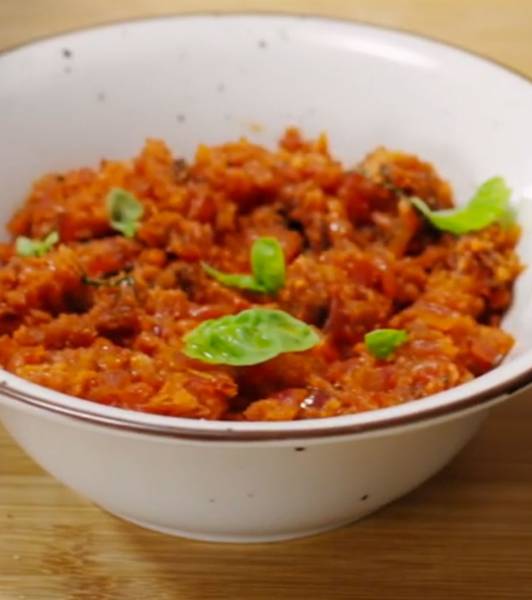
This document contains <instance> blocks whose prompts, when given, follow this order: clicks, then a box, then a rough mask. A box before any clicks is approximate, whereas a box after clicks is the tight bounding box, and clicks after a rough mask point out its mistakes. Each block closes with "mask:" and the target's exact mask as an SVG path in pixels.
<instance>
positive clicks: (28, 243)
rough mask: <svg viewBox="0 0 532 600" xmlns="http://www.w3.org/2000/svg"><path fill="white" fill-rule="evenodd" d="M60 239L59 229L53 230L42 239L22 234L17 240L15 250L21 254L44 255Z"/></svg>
mask: <svg viewBox="0 0 532 600" xmlns="http://www.w3.org/2000/svg"><path fill="white" fill-rule="evenodd" d="M58 241H59V234H58V233H57V231H52V232H51V233H49V234H48V235H47V236H46V237H45V238H43V239H42V240H32V239H30V238H28V237H25V236H23V235H21V236H19V237H18V238H17V239H16V241H15V250H16V252H17V254H18V255H19V256H44V255H45V254H48V252H50V250H51V249H52V248H53V247H54V246H55V244H57V242H58Z"/></svg>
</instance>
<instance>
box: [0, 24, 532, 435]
mask: <svg viewBox="0 0 532 600" xmlns="http://www.w3.org/2000/svg"><path fill="white" fill-rule="evenodd" d="M0 114H1V115H2V136H0V155H1V156H2V161H0V181H2V202H1V204H0V225H3V224H4V223H5V222H6V221H7V219H8V217H9V215H10V214H11V213H12V211H13V210H14V209H15V207H16V206H17V205H18V204H19V203H20V202H21V200H22V199H23V197H24V195H25V194H26V193H27V191H28V188H29V185H30V183H31V182H32V180H33V179H35V178H36V177H37V176H39V175H40V174H43V173H45V172H47V171H61V170H65V169H69V168H72V167H77V166H84V165H95V164H97V163H98V161H99V160H100V159H101V158H103V157H106V158H127V157H130V156H133V155H134V154H135V153H136V152H137V151H138V150H139V149H140V147H141V145H142V144H143V142H144V140H145V138H147V137H160V138H163V139H165V140H166V141H167V142H168V143H169V144H170V146H171V147H172V149H173V150H174V151H175V153H176V154H177V155H182V156H184V157H190V156H191V155H192V154H193V152H194V149H195V147H196V146H197V144H198V143H200V142H203V143H207V144H213V143H218V142H223V141H227V140H229V139H234V138H238V137H240V136H245V137H248V138H250V139H252V140H253V141H256V142H258V143H264V144H268V145H272V144H274V143H275V141H276V139H277V138H278V137H279V135H280V134H281V132H282V130H283V129H284V127H285V126H287V125H289V124H295V125H297V126H299V127H301V128H302V129H303V131H304V133H306V134H308V135H315V134H317V133H319V132H321V131H326V132H327V133H328V134H329V138H330V145H331V149H332V151H333V153H335V154H336V155H337V156H339V157H340V158H341V159H342V160H343V161H344V162H345V164H346V165H350V164H353V163H355V162H357V161H358V160H359V159H360V158H361V157H362V156H363V155H364V154H365V153H366V152H368V151H369V150H371V149H373V148H374V147H375V146H377V145H386V146H389V147H391V148H396V149H403V150H406V151H409V152H413V153H417V154H419V155H420V156H422V157H423V158H425V159H428V160H430V161H431V162H433V163H434V164H435V165H436V167H437V168H438V170H439V171H440V173H441V174H442V175H443V176H444V177H446V178H448V179H449V180H450V181H451V183H452V184H453V187H454V189H455V191H456V194H457V199H458V200H459V201H464V200H466V199H467V198H468V196H469V195H470V194H471V192H472V191H473V190H474V188H475V187H476V186H477V185H478V184H479V183H481V182H482V181H483V180H485V179H487V178H489V177H491V176H493V175H499V174H500V175H503V176H504V177H506V179H507V180H508V182H509V183H510V185H511V187H512V188H513V190H514V202H515V203H516V205H517V206H518V211H519V219H520V221H521V223H522V225H523V229H524V232H523V240H522V242H521V245H520V253H521V256H522V259H523V261H524V262H525V263H528V262H530V261H532V237H531V235H530V233H531V228H532V214H531V209H530V208H529V206H528V204H527V202H526V200H527V199H528V200H529V201H530V199H531V197H532V149H531V145H530V132H531V131H532V85H530V83H529V82H527V81H526V80H525V79H524V78H521V77H519V76H517V75H515V74H512V73H510V72H508V71H505V70H504V69H502V68H500V67H498V66H496V65H494V64H493V63H489V62H486V61H484V60H482V59H479V58H477V57H475V56H472V55H469V54H466V53H464V52H463V51H460V50H457V49H454V48H451V47H448V46H444V45H442V44H438V43H435V42H431V41H428V40H425V39H422V38H417V37H413V36H409V35H407V34H404V33H399V32H393V31H389V30H385V29H378V28H374V27H370V26H366V25H358V24H352V23H346V22H339V21H333V20H324V19H317V18H303V17H286V16H283V17H280V16H252V15H248V16H245V15H241V16H188V17H173V18H159V19H153V20H147V21H137V22H130V23H122V24H117V25H112V26H105V27H101V28H95V29H90V30H85V31H81V32H76V33H72V34H66V35H63V36H60V37H55V38H51V39H47V40H44V41H41V42H38V43H36V44H33V45H29V46H26V47H22V48H20V49H17V50H14V51H11V52H8V53H5V54H4V55H3V56H1V57H0ZM529 204H530V202H529ZM2 235H4V234H3V233H2ZM531 294H532V271H531V270H530V269H528V270H526V271H525V272H524V274H523V275H522V276H521V278H520V280H519V283H518V285H517V292H516V300H515V302H514V305H513V307H512V309H511V310H510V311H509V313H508V315H507V317H506V318H505V323H504V324H505V327H506V328H507V329H508V330H509V331H511V333H512V334H513V335H514V336H515V337H516V340H517V344H516V347H515V349H514V351H513V353H512V355H511V356H510V357H509V358H508V359H507V360H506V362H505V364H504V365H503V366H501V367H499V368H498V369H497V370H496V371H494V372H492V373H491V374H488V375H486V376H484V377H482V378H479V379H478V380H476V381H474V382H472V383H470V384H467V385H465V386H461V387H460V388H456V389H455V390H450V391H449V392H445V393H443V394H440V395H438V397H435V398H429V399H427V400H422V401H418V402H416V403H411V404H406V405H403V406H401V407H395V408H394V409H386V410H384V411H377V413H378V414H375V413H374V414H373V415H369V414H365V415H355V416H354V417H349V418H348V419H351V421H352V420H353V419H355V420H357V419H358V420H359V421H364V420H368V419H369V420H372V419H373V420H375V419H380V418H381V415H382V416H383V417H384V416H385V415H386V414H388V413H389V411H392V413H393V411H396V412H398V414H399V413H401V414H407V413H409V412H416V411H420V410H424V408H425V407H427V406H430V405H431V403H432V404H434V402H436V403H452V402H454V401H457V400H459V399H460V398H463V397H464V395H471V394H475V393H478V392H481V391H482V390H484V389H487V388H489V387H490V386H493V385H494V384H496V383H500V382H504V381H505V380H508V379H511V378H512V377H515V376H516V375H517V374H519V373H521V372H523V371H524V370H526V369H529V368H530V367H531V366H532V353H531V349H532V335H531V334H532V320H530V319H528V318H527V312H528V310H527V303H528V298H529V297H530V295H531ZM7 377H8V378H9V380H10V382H11V385H15V386H17V387H18V388H23V387H24V386H26V388H27V389H29V388H32V389H34V388H35V386H31V385H30V384H26V383H24V382H21V381H20V380H18V381H15V380H16V378H11V377H9V376H7ZM39 393H41V394H42V393H44V392H43V391H42V390H41V391H40V392H39ZM46 394H48V395H49V396H50V395H51V396H53V397H54V401H57V402H70V403H71V404H73V405H76V403H78V404H79V403H81V404H86V403H83V401H77V400H75V399H71V398H70V399H68V398H65V397H61V396H60V395H59V394H55V393H54V392H46ZM95 410H99V411H101V410H103V411H105V410H110V411H111V412H112V409H107V407H97V408H95ZM135 418H139V419H148V420H149V419H150V418H152V417H150V416H146V415H143V416H137V417H135ZM157 418H159V419H160V417H157ZM157 418H156V417H153V419H155V420H156V419H157ZM163 419H166V420H168V419H167V418H163ZM340 419H343V418H340ZM248 425H249V426H253V425H250V424H243V426H248ZM209 426H210V425H209ZM268 426H269V427H272V425H268ZM283 426H284V425H279V427H281V428H282V427H283ZM289 426H291V427H293V426H294V425H293V424H292V425H289ZM297 426H300V425H297ZM273 427H278V425H274V426H273Z"/></svg>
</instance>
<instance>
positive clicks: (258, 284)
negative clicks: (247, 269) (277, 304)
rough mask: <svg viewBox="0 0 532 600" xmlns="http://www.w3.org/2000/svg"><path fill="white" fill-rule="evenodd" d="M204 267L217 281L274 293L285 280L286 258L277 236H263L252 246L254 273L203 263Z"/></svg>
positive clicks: (232, 285) (255, 290) (254, 290)
mask: <svg viewBox="0 0 532 600" xmlns="http://www.w3.org/2000/svg"><path fill="white" fill-rule="evenodd" d="M202 266H203V269H204V270H205V272H206V273H207V274H208V275H210V276H211V277H212V278H213V279H216V281H219V282H220V283H222V284H223V285H227V286H229V287H237V288H240V289H242V290H250V291H252V292H262V293H265V294H274V293H275V292H277V291H278V290H279V289H280V288H282V287H283V285H284V281H285V260H284V254H283V249H282V247H281V244H280V243H279V242H278V241H277V240H276V239H275V238H269V237H261V238H258V239H257V240H255V241H254V242H253V246H252V247H251V269H252V275H243V274H239V273H224V272H222V271H218V269H215V268H214V267H211V266H210V265H208V264H206V263H203V265H202Z"/></svg>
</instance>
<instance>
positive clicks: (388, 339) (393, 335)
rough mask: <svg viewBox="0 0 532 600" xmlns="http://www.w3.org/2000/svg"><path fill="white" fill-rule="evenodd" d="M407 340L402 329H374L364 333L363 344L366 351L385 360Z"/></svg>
mask: <svg viewBox="0 0 532 600" xmlns="http://www.w3.org/2000/svg"><path fill="white" fill-rule="evenodd" d="M407 339H408V335H407V333H406V331H404V330H402V329H375V330H374V331H370V332H369V333H366V335H365V336H364V343H365V344H366V348H367V349H368V351H369V352H370V353H371V354H373V356H375V357H376V358H387V357H388V356H389V355H390V354H392V352H394V351H395V350H396V349H397V348H399V346H401V345H402V344H404V343H405V342H406V340H407Z"/></svg>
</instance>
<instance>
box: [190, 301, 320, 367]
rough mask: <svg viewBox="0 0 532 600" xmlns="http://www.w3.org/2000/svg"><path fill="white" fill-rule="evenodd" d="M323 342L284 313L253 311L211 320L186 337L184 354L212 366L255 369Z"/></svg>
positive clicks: (264, 310) (312, 330)
mask: <svg viewBox="0 0 532 600" xmlns="http://www.w3.org/2000/svg"><path fill="white" fill-rule="evenodd" d="M319 341H320V337H319V335H318V334H317V333H316V332H315V331H314V329H312V327H310V326H309V325H307V324H306V323H303V322H302V321H299V320H298V319H295V318H294V317H292V316H291V315H289V314H288V313H285V312H283V311H281V310H274V309H268V308H250V309H248V310H244V311H242V312H240V313H238V314H237V315H228V316H225V317H220V318H219V319H210V320H208V321H204V322H203V323H201V324H200V325H198V326H197V327H196V328H195V329H193V330H192V331H190V332H189V333H188V334H187V335H186V336H185V337H184V342H185V346H184V349H183V351H184V353H185V354H186V355H187V356H189V357H191V358H195V359H197V360H201V361H203V362H207V363H211V364H225V365H233V366H244V365H255V364H258V363H262V362H264V361H267V360H270V359H271V358H274V357H275V356H277V355H279V354H282V353H284V352H301V351H303V350H308V349H309V348H312V347H313V346H315V345H316V344H317V343H318V342H319Z"/></svg>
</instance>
